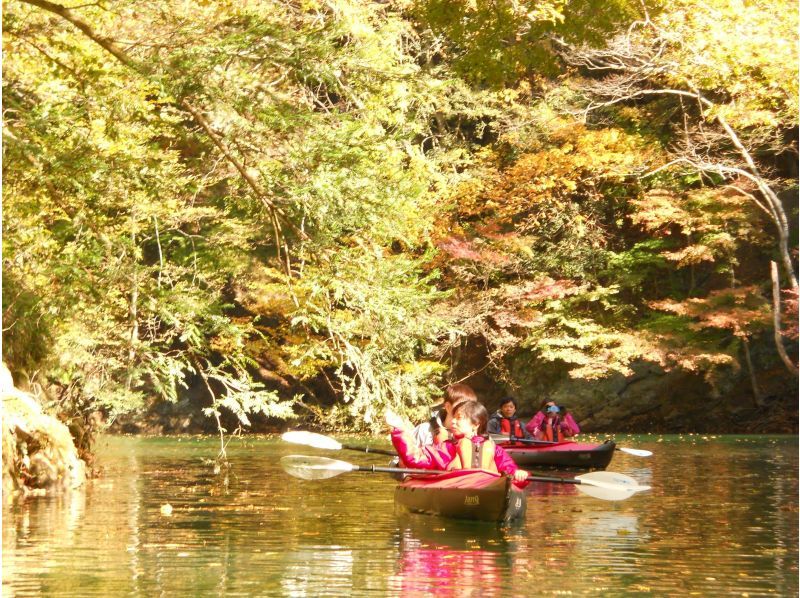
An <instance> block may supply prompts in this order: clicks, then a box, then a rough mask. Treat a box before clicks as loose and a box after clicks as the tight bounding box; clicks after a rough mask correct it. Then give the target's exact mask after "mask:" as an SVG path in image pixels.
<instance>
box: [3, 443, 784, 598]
mask: <svg viewBox="0 0 800 598" xmlns="http://www.w3.org/2000/svg"><path fill="white" fill-rule="evenodd" d="M346 440H348V441H349V442H350V443H351V444H353V443H356V442H359V440H358V439H353V438H350V439H346ZM616 440H617V443H618V445H620V446H628V447H632V448H644V449H649V450H651V451H653V452H654V455H653V457H651V458H649V459H646V458H640V457H634V456H631V455H627V454H624V453H621V452H617V453H616V455H615V457H614V459H613V460H612V462H611V465H610V466H609V470H613V471H618V472H621V473H626V474H628V475H631V476H633V477H635V478H636V479H637V480H639V481H640V482H641V483H646V484H650V485H652V487H653V489H652V490H651V491H650V492H645V493H642V494H637V495H635V496H633V497H632V498H630V499H628V500H625V501H621V502H608V501H603V500H599V499H596V498H591V497H588V496H585V495H583V494H580V493H579V492H577V490H576V488H575V487H574V486H567V485H561V484H534V485H531V486H530V487H529V489H528V490H527V492H528V513H527V516H526V518H525V520H524V521H522V522H520V523H519V524H517V525H513V526H511V527H498V526H496V525H494V524H479V523H468V522H459V521H453V520H447V519H442V518H437V517H431V516H425V515H410V514H405V513H402V512H399V511H396V509H395V507H394V503H393V488H394V484H395V482H394V480H392V479H391V478H389V477H388V476H387V475H385V474H371V473H348V474H344V475H341V476H339V477H335V478H332V479H328V480H320V481H302V480H298V479H295V478H292V477H290V476H288V475H287V474H286V473H285V472H283V470H282V469H281V468H280V464H279V459H280V457H281V456H283V455H286V454H311V455H324V456H327V457H333V458H337V459H343V460H346V461H349V462H352V463H358V464H379V465H385V464H386V463H387V460H388V457H381V456H375V455H366V454H360V453H357V452H352V451H338V452H330V451H325V452H323V451H320V450H316V449H308V448H305V447H300V446H297V445H287V444H285V443H283V442H281V441H280V440H279V439H277V438H264V437H258V438H245V439H244V440H239V439H234V440H233V441H232V442H231V444H230V445H229V447H228V455H229V458H230V461H231V464H232V474H231V477H230V483H229V485H228V486H227V487H225V486H224V485H223V484H222V483H221V482H220V478H219V476H215V475H214V472H213V467H212V465H211V464H210V463H209V461H208V460H209V459H213V458H214V456H215V454H216V447H217V441H216V440H215V439H212V438H195V437H184V438H174V437H173V438H168V439H163V438H161V439H156V438H128V437H109V438H104V439H102V440H101V441H100V442H99V443H98V446H97V449H98V464H99V465H101V466H102V467H103V469H104V472H103V475H102V476H101V477H99V478H98V479H95V480H91V481H90V482H89V483H88V484H87V485H86V487H85V488H83V489H81V490H78V491H73V492H72V493H71V494H70V495H67V496H63V497H54V498H36V499H30V500H27V501H25V502H23V503H21V504H17V505H14V506H10V505H5V506H4V508H3V554H2V557H3V558H2V561H3V562H2V571H3V586H2V587H3V595H4V596H40V595H59V596H128V595H133V596H206V595H211V596H222V595H224V596H350V595H356V596H363V595H368V596H399V595H402V596H415V595H419V596H423V595H424V596H428V595H432V594H434V593H435V595H436V596H504V597H507V596H534V595H536V596H539V595H559V596H564V595H588V596H620V595H633V596H635V595H639V596H679V595H680V596H683V595H697V596H728V595H735V596H797V594H798V438H797V437H796V436H702V435H684V436H617V437H616ZM376 445H380V446H387V445H386V444H385V443H380V442H377V443H376ZM166 504H169V505H171V506H172V512H171V514H166V513H165V512H164V510H162V506H163V505H166Z"/></svg>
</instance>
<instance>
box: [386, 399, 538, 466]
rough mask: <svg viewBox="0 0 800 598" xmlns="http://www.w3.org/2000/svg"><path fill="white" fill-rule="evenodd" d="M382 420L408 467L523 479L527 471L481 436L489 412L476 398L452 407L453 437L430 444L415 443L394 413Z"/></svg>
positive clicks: (484, 430)
mask: <svg viewBox="0 0 800 598" xmlns="http://www.w3.org/2000/svg"><path fill="white" fill-rule="evenodd" d="M385 419H386V423H387V424H388V425H389V426H390V427H391V428H392V444H393V445H394V447H395V450H397V453H398V455H400V459H401V461H402V462H403V463H404V464H406V465H407V466H408V467H412V468H419V469H433V470H445V469H484V470H486V471H490V472H493V473H504V474H507V475H510V476H512V477H513V478H514V480H515V481H517V482H524V481H525V480H526V479H527V478H528V475H529V474H528V472H527V471H525V470H522V469H519V468H518V467H517V464H516V463H514V461H513V460H512V459H511V457H509V456H508V453H506V452H505V451H504V450H503V449H502V448H501V447H499V446H497V445H496V444H495V443H494V442H492V441H491V440H490V439H488V438H485V437H484V436H483V434H485V433H486V423H487V421H488V419H489V414H488V412H487V411H486V408H485V407H484V406H483V405H481V404H480V403H478V402H477V401H463V402H461V403H459V404H458V405H456V406H455V407H454V408H453V417H452V432H453V438H452V439H449V440H446V441H444V442H439V443H436V444H432V445H426V446H419V445H418V444H417V443H416V442H415V441H414V438H413V436H412V435H411V426H410V425H409V424H408V422H406V421H405V420H403V419H402V418H401V417H400V416H398V415H397V414H395V413H393V412H391V411H388V412H387V413H386V416H385Z"/></svg>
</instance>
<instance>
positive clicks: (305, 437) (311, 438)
mask: <svg viewBox="0 0 800 598" xmlns="http://www.w3.org/2000/svg"><path fill="white" fill-rule="evenodd" d="M281 439H282V440H285V441H286V442H293V443H294V444H303V445H305V446H313V447H314V448H320V449H328V450H332V451H338V450H341V449H347V450H349V451H359V452H361V453H375V454H376V455H390V456H392V457H396V456H397V453H396V452H395V451H389V450H386V449H376V448H370V447H368V446H354V445H351V444H342V443H341V442H339V441H338V440H334V439H333V438H331V437H330V436H323V435H322V434H315V433H314V432H303V431H301V430H295V431H293V432H285V433H284V434H283V435H282V436H281Z"/></svg>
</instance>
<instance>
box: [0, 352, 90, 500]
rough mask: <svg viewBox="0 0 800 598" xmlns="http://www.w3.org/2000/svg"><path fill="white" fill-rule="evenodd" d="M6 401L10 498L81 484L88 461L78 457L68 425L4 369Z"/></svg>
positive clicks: (0, 379)
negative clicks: (47, 412) (47, 411)
mask: <svg viewBox="0 0 800 598" xmlns="http://www.w3.org/2000/svg"><path fill="white" fill-rule="evenodd" d="M0 398H2V401H3V495H4V496H6V497H8V498H9V499H13V498H14V497H19V496H27V495H42V494H48V493H54V492H59V491H63V490H68V489H70V488H75V487H78V486H80V485H81V484H83V483H84V482H85V481H86V464H85V463H84V462H83V461H82V460H81V459H79V458H78V453H77V451H76V449H75V445H74V443H73V441H72V436H71V435H70V433H69V429H68V428H67V426H66V425H64V424H63V423H62V422H60V421H59V420H58V419H56V418H55V417H53V416H51V415H47V414H46V413H44V412H43V411H42V408H41V406H40V405H39V403H38V402H37V401H36V400H35V399H34V398H33V396H31V395H29V394H27V393H25V392H22V391H21V390H19V389H17V388H15V387H14V382H13V379H12V378H11V373H10V372H9V371H8V368H7V367H6V365H5V364H3V365H2V368H0Z"/></svg>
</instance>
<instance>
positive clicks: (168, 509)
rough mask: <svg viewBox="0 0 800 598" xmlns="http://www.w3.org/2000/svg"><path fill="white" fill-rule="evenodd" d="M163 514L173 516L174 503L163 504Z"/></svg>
mask: <svg viewBox="0 0 800 598" xmlns="http://www.w3.org/2000/svg"><path fill="white" fill-rule="evenodd" d="M161 514H162V515H163V516H164V517H171V516H172V505H171V504H169V503H166V504H163V505H161Z"/></svg>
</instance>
